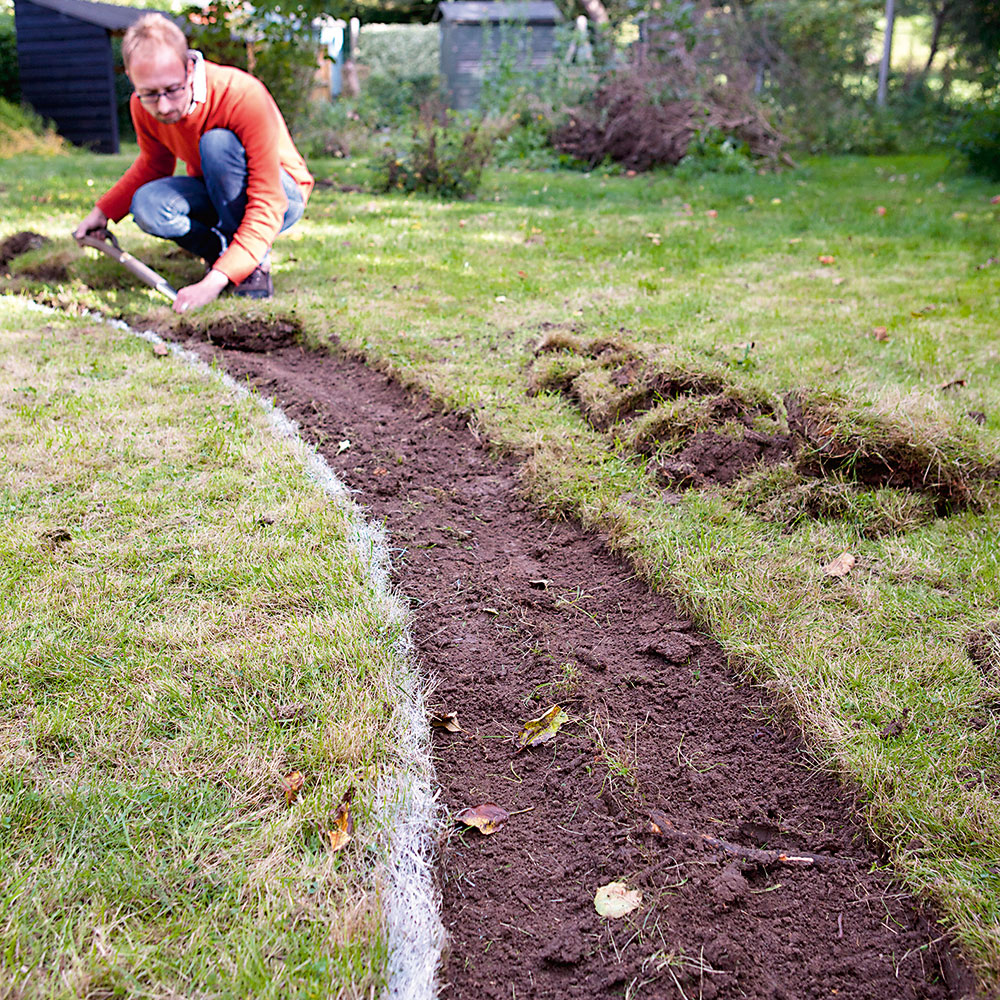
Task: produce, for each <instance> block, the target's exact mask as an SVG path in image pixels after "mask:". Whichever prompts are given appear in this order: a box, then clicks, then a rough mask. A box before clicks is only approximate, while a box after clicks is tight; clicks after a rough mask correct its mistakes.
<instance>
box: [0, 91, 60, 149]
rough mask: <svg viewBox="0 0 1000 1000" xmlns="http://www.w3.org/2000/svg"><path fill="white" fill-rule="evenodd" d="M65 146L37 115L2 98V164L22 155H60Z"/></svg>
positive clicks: (0, 132)
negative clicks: (8, 159)
mask: <svg viewBox="0 0 1000 1000" xmlns="http://www.w3.org/2000/svg"><path fill="white" fill-rule="evenodd" d="M64 145H65V143H64V140H63V139H62V138H60V137H59V136H58V135H57V134H56V132H55V130H54V129H53V128H52V127H51V126H50V125H49V124H48V123H47V122H46V121H45V120H44V119H43V118H41V117H40V116H39V115H36V114H35V112H34V111H31V110H30V109H29V108H26V107H22V106H18V105H16V104H12V103H11V102H10V101H7V100H4V99H3V98H2V97H0V160H2V159H5V158H6V157H8V156H15V155H17V154H18V153H59V152H61V151H62V149H63V148H64Z"/></svg>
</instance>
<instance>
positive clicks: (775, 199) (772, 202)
mask: <svg viewBox="0 0 1000 1000" xmlns="http://www.w3.org/2000/svg"><path fill="white" fill-rule="evenodd" d="M771 204H772V205H780V204H781V199H780V198H772V199H771Z"/></svg>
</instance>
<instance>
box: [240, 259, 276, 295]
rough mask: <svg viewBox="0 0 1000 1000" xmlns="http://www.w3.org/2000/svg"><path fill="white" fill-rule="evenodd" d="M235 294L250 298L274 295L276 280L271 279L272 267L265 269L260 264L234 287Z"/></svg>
mask: <svg viewBox="0 0 1000 1000" xmlns="http://www.w3.org/2000/svg"><path fill="white" fill-rule="evenodd" d="M233 295H242V296H244V297H245V298H248V299H269V298H270V297H271V296H272V295H274V282H273V281H272V280H271V269H270V268H267V269H265V268H263V267H261V266H260V264H258V265H257V266H256V267H255V268H254V269H253V270H252V271H251V272H250V273H249V274H248V275H247V276H246V277H245V278H244V279H243V280H242V281H241V282H240V283H239V284H238V285H236V286H235V287H234V288H233Z"/></svg>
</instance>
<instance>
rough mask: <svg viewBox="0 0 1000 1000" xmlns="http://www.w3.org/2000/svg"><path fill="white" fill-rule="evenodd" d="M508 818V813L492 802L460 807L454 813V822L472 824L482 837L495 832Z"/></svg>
mask: <svg viewBox="0 0 1000 1000" xmlns="http://www.w3.org/2000/svg"><path fill="white" fill-rule="evenodd" d="M509 819H510V813H509V812H507V810H506V809H503V808H502V807H500V806H498V805H495V804H494V803H492V802H484V803H483V804H482V805H478V806H470V807H469V808H468V809H462V810H461V811H460V812H457V813H455V822H456V823H461V824H463V825H464V826H474V827H475V828H476V829H477V830H478V831H479V832H480V833H481V834H482V835H483V836H484V837H488V836H489V835H490V834H491V833H496V832H497V830H499V829H500V828H501V827H502V826H503V825H504V823H506V822H507V820H509Z"/></svg>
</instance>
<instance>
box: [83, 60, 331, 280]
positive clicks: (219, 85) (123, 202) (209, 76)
mask: <svg viewBox="0 0 1000 1000" xmlns="http://www.w3.org/2000/svg"><path fill="white" fill-rule="evenodd" d="M204 66H205V71H206V83H207V92H206V100H205V101H204V102H203V103H197V104H195V105H194V106H193V107H192V110H191V111H190V113H189V114H187V115H185V116H184V117H183V118H182V119H181V120H180V121H179V122H175V123H174V124H172V125H164V124H162V123H161V122H158V121H157V120H156V119H155V118H154V117H153V116H152V115H151V114H149V112H148V111H146V109H145V108H144V107H143V106H142V104H141V103H140V102H139V99H138V98H137V97H136V96H135V94H133V95H132V103H131V111H132V121H133V122H134V123H135V133H136V137H137V139H138V140H139V156H138V157H137V158H136V161H135V163H133V164H132V166H131V167H129V168H128V170H126V171H125V173H124V175H123V176H122V178H121V180H120V181H118V183H117V184H115V185H114V186H113V187H112V188H111V189H110V190H109V191H108V192H107V193H106V194H104V195H103V196H102V197H101V198H99V199H98V201H97V206H98V208H100V209H101V211H102V212H104V214H105V215H106V216H107V217H108V218H109V219H111V220H113V221H115V222H117V221H118V220H119V219H121V218H123V217H124V216H125V215H127V214H128V211H129V207H130V206H131V204H132V196H133V195H134V194H135V192H136V191H137V190H138V189H139V188H140V187H142V185H143V184H147V183H149V181H155V180H158V179H159V178H161V177H171V176H173V173H174V168H175V167H176V165H177V160H178V159H180V160H183V161H184V163H185V164H186V165H187V172H188V175H189V176H191V177H200V176H201V156H200V155H199V153H198V141H199V139H201V137H202V135H204V134H205V132H207V131H209V129H213V128H226V129H229V130H230V131H231V132H233V133H235V135H236V136H237V138H238V139H239V140H240V142H241V143H242V144H243V148H244V149H245V150H246V154H247V207H246V213H245V214H244V216H243V221H242V222H241V223H240V227H239V229H237V230H236V234H235V236H233V238H232V240H231V241H230V244H229V246H228V247H227V249H226V252H225V253H224V254H223V255H222V256H221V257H220V258H219V259H218V260H217V261H216V262H215V265H214V266H215V268H216V269H217V270H219V271H221V272H222V273H223V274H224V275H225V276H226V277H227V278H228V279H229V280H230V281H232V282H233V283H234V284H239V282H241V281H242V280H243V279H244V278H245V277H247V275H249V274H250V272H251V271H252V270H253V269H254V268H255V267H256V266H257V264H259V263H260V261H261V260H262V259H263V258H264V255H265V254H266V253H267V251H268V250H269V249H270V248H271V245H272V244H273V243H274V240H275V237H277V235H278V233H279V232H280V230H281V222H282V219H283V218H284V215H285V209H286V208H287V207H288V199H287V198H286V197H285V192H284V191H283V190H282V187H281V175H280V168H281V167H284V168H285V170H287V171H288V173H289V174H290V175H291V177H292V179H293V180H294V181H295V183H296V184H298V186H299V187H300V188H301V189H302V198H303V200H305V199H307V198H308V197H309V193H310V191H312V187H313V179H312V176H311V175H310V173H309V171H308V169H307V168H306V164H305V160H303V159H302V155H301V154H300V153H299V151H298V150H297V149H296V148H295V145H294V143H293V142H292V137H291V135H290V134H289V132H288V126H287V125H286V124H285V120H284V119H283V118H282V117H281V112H280V111H279V110H278V105H277V104H275V103H274V98H272V97H271V95H270V94H269V93H268V92H267V88H266V87H265V86H264V85H263V84H262V83H261V82H260V81H259V80H258V79H256V77H253V76H251V75H250V74H249V73H244V72H243V71H242V70H239V69H235V68H234V67H232V66H219V65H217V64H215V63H211V62H208V61H207V60H206V61H205V62H204Z"/></svg>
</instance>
